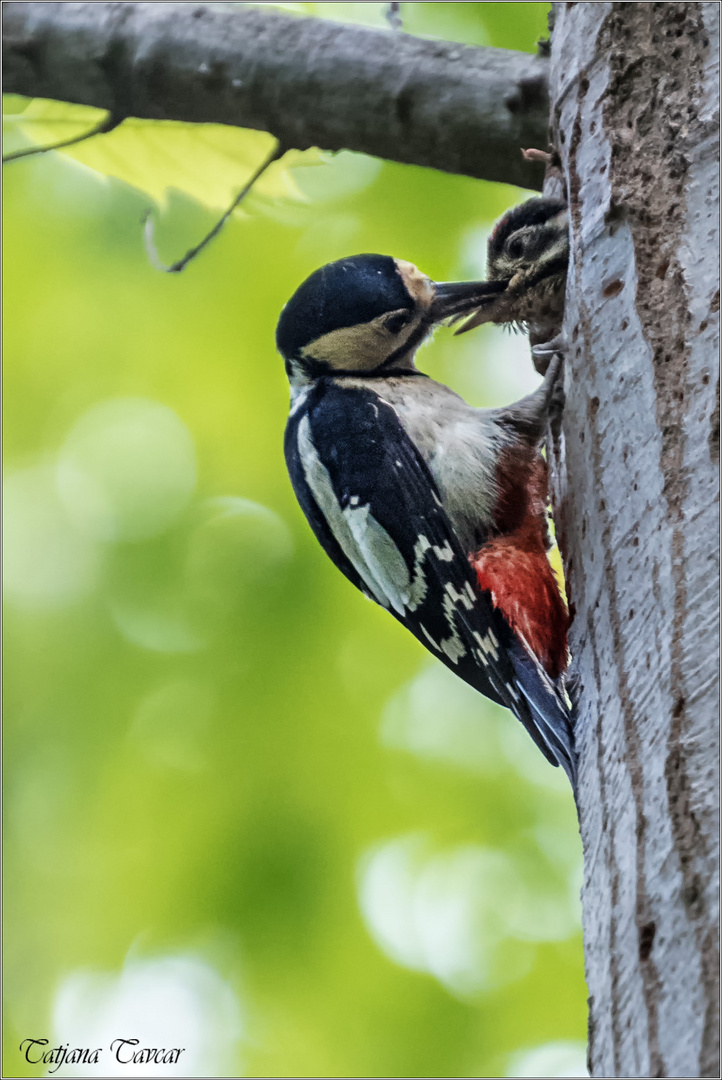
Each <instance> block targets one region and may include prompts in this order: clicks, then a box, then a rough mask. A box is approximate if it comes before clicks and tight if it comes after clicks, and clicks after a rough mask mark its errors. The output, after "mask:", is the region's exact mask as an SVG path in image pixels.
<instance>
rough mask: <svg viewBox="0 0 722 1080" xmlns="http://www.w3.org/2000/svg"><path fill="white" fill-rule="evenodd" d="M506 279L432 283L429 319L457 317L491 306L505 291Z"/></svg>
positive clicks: (439, 319)
mask: <svg viewBox="0 0 722 1080" xmlns="http://www.w3.org/2000/svg"><path fill="white" fill-rule="evenodd" d="M508 284H509V282H508V281H503V280H502V281H440V282H436V283H435V285H434V288H435V293H434V299H433V300H432V302H431V308H430V312H429V314H430V316H431V321H432V322H435V323H438V322H443V321H444V319H458V318H460V317H461V316H462V315H468V314H469V313H470V312H472V311H477V310H478V309H479V308H481V309H482V310H483V309H484V308H485V307H491V306H493V303H494V301H495V300H496V298H497V297H498V296H500V295H501V293H503V292H505V290H506V287H507V285H508Z"/></svg>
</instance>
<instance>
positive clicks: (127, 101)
mask: <svg viewBox="0 0 722 1080" xmlns="http://www.w3.org/2000/svg"><path fill="white" fill-rule="evenodd" d="M3 65H4V88H5V91H6V92H10V93H17V94H25V95H27V96H29V97H45V98H54V99H57V100H61V101H69V102H73V103H76V104H82V105H94V106H96V107H98V108H102V109H108V110H109V111H110V112H111V113H113V114H114V115H123V116H134V117H140V118H144V119H152V120H182V121H188V122H193V123H214V124H230V125H235V126H238V127H246V128H254V129H256V130H260V131H268V132H270V133H271V134H272V135H274V136H275V137H276V138H277V139H278V140H279V142H280V143H282V145H284V146H287V147H294V148H297V149H300V150H304V149H307V148H308V147H310V146H319V147H321V148H322V149H325V150H342V149H346V150H356V151H360V152H362V153H365V154H372V155H375V156H377V157H382V158H387V159H390V160H392V161H400V162H404V163H407V164H412V165H424V166H429V167H431V168H435V169H442V170H444V171H445V172H453V173H461V174H463V175H466V176H473V177H477V178H480V179H485V180H495V181H502V182H505V183H509V184H517V185H519V186H521V187H527V188H533V189H537V190H538V189H540V188H541V184H542V179H543V167H542V165H541V164H539V163H538V162H529V161H525V160H523V159H522V156H521V154H520V152H519V151H520V148H521V147H526V146H546V144H547V129H548V95H547V69H548V60H547V59H545V58H544V57H541V56H530V55H528V54H527V53H518V52H510V51H507V50H504V49H490V48H478V47H473V46H467V45H458V44H454V43H449V42H443V41H430V40H429V41H427V40H422V39H420V38H415V37H412V36H410V35H408V34H398V33H397V34H392V33H389V32H386V31H382V30H371V29H368V28H366V27H358V26H344V25H341V24H338V23H332V22H327V21H326V20H321V19H308V18H301V17H297V16H293V15H287V14H282V13H278V12H273V11H264V10H258V9H254V8H241V7H238V8H235V9H233V10H223V9H220V8H218V7H216V6H214V5H207V4H197V5H194V4H181V3H166V4H158V3H124V4H117V3H73V4H69V3H6V4H4V5H3Z"/></svg>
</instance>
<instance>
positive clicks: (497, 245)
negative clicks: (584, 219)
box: [457, 198, 569, 346]
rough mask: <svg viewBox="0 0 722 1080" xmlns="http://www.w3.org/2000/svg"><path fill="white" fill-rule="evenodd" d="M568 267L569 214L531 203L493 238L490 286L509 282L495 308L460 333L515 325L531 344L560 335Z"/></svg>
mask: <svg viewBox="0 0 722 1080" xmlns="http://www.w3.org/2000/svg"><path fill="white" fill-rule="evenodd" d="M568 263H569V214H568V211H567V205H566V203H564V202H562V201H561V200H560V199H546V198H535V199H528V200H527V201H526V202H524V203H522V204H521V205H520V206H515V207H514V208H513V209H512V210H509V211H508V213H506V214H504V216H503V217H502V218H500V219H499V221H498V222H497V223H496V225H495V226H494V229H493V231H492V233H491V236H490V237H489V245H488V261H487V273H488V276H489V281H490V282H492V281H495V282H501V281H503V282H506V288H505V289H504V291H503V292H502V293H500V294H498V296H497V299H496V301H495V303H494V304H489V303H487V304H486V305H485V306H484V307H480V308H479V311H478V312H476V313H475V314H474V315H472V317H471V318H470V319H468V320H467V321H466V322H465V323H464V325H463V326H462V327H461V328H460V329H459V330H458V331H457V333H460V334H461V333H465V332H466V331H467V330H472V329H473V328H474V327H475V326H480V325H481V324H482V323H485V322H493V323H505V324H513V325H516V326H517V327H519V328H520V329H523V330H525V331H527V332H528V334H529V341H530V344H531V345H532V346H533V345H538V344H541V343H543V342H547V341H550V340H551V339H552V338H555V337H557V336H558V335H559V333H560V332H561V327H562V320H563V318H564V293H565V290H566V279H567V267H568Z"/></svg>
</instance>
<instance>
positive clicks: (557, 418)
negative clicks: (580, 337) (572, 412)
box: [531, 334, 567, 438]
mask: <svg viewBox="0 0 722 1080" xmlns="http://www.w3.org/2000/svg"><path fill="white" fill-rule="evenodd" d="M531 353H532V358H533V360H534V367H535V368H536V370H537V371H539V372H540V373H541V374H543V375H544V385H545V387H546V388H547V396H546V401H547V416H548V418H549V423H550V425H551V430H552V435H553V436H554V438H557V437H558V435H559V432H560V431H561V425H562V413H563V412H564V402H565V394H564V380H563V378H562V371H563V368H564V357H565V356H566V353H567V344H566V341H565V340H564V337H563V336H562V335H561V334H557V336H556V337H555V338H553V339H552V340H551V341H546V342H544V343H543V344H541V345H534V346H533V347H532V350H531Z"/></svg>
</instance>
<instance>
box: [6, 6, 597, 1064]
mask: <svg viewBox="0 0 722 1080" xmlns="http://www.w3.org/2000/svg"><path fill="white" fill-rule="evenodd" d="M283 6H285V7H290V8H294V9H303V10H304V11H306V12H307V13H311V14H317V13H320V14H323V15H324V16H327V17H332V18H350V19H361V20H363V21H370V22H374V23H375V24H376V25H379V26H384V25H386V24H385V20H384V15H383V10H382V8H383V5H371V4H316V5H314V4H308V5H299V4H293V5H283ZM321 9H323V10H321ZM403 16H404V25H405V28H406V29H407V30H408V31H410V32H415V33H423V34H429V35H438V36H444V37H448V38H452V39H455V40H459V41H470V42H478V43H484V44H492V45H498V46H501V47H509V48H519V49H528V50H529V51H532V50H533V48H534V43H535V40H536V38H537V37H538V36H539V35H540V34H543V32H544V27H545V19H546V5H544V4H404V5H403ZM9 106H10V109H11V110H15V113H16V115H17V113H18V111H19V110H21V109H23V108H24V107H25V103H23V102H18V100H17V99H14V100H12V101H10V102H9ZM38 108H40V106H38ZM63 108H64V107H63ZM11 123H12V121H11ZM124 127H125V125H124ZM145 127H147V128H148V134H147V138H148V139H149V140H151V139H155V138H156V137H157V140H158V141H157V143H156V151H157V153H158V156H159V159H160V158H162V157H163V154H162V153H161V150H160V149H158V147H160V146H161V145H162V146H163V147H164V148H165V150H167V151H168V155H167V156H168V157H169V156H170V153H171V152H170V150H169V147H170V145H171V143H170V142H165V141H164V140H166V138H167V130H168V129H170V128H171V127H178V128H182V129H183V136H182V138H183V141H182V142H180V143H178V144H177V147H178V150H177V152H178V155H179V157H180V160H179V162H178V172H177V174H176V175H175V178H174V176H173V174H172V170H171V171H166V172H162V173H161V171H160V165H159V166H158V171H157V172H154V171H153V170H154V169H155V166H154V167H153V169H150V173H153V177H154V178H152V179H151V180H149V179H148V177H149V172H146V173H145V174H143V175H144V178H143V179H141V178H140V177H141V171H140V170H141V166H143V167H145V166H147V165H148V160H149V157H150V152H149V154H148V155H144V153H143V152H142V151H141V144H140V142H139V141H138V139H137V138H136V139H135V142H133V138H135V136H133V135H132V133H131V137H130V142H129V143H128V144H127V146H126V147H125V149H123V143H122V141H120V136H121V135H122V131H123V129H122V128H121V129H120V130H119V131H117V132H113V133H112V134H110V135H107V136H104V137H103V139H102V143H103V144H104V145H106V146H111V147H112V146H113V144H112V143H111V140H112V139H113V140H116V143H117V155H118V156H117V165H116V167H115V168H113V167H111V166H110V165H109V164H108V160H109V158H108V157H106V159H105V163H104V164H103V165H102V166H99V165H98V164H97V159H96V168H99V169H101V171H107V172H108V173H110V174H115V175H120V176H121V177H122V178H123V180H124V181H126V182H123V180H116V179H112V180H108V179H106V178H103V177H101V176H99V174H98V172H97V171H95V170H94V169H91V168H89V167H88V166H90V165H91V164H92V161H91V160H90V158H89V159H88V161H87V163H86V165H80V164H78V163H77V162H74V161H71V160H69V156H68V155H65V154H62V155H61V154H48V155H45V156H43V157H39V158H31V159H27V160H25V161H20V162H17V163H14V164H12V165H10V166H8V167H7V168H6V170H5V177H4V178H5V200H4V204H5V217H4V252H5V271H6V272H5V275H4V280H3V287H4V303H5V306H4V312H5V341H4V344H5V406H6V407H5V427H4V440H5V442H4V446H5V470H6V472H5V485H4V500H5V519H4V520H5V528H4V533H5V548H4V569H5V631H6V632H5V638H4V656H5V784H6V787H5V790H6V813H5V883H6V885H5V919H6V923H5V954H4V961H5V1001H6V1005H5V1008H6V1012H5V1047H4V1062H5V1069H4V1071H5V1074H6V1075H28V1076H39V1075H44V1066H42V1065H41V1066H32V1065H30V1064H28V1063H27V1062H25V1061H24V1060H23V1058H22V1056H21V1055H20V1054H19V1053H18V1045H19V1043H20V1041H21V1040H22V1039H25V1038H41V1037H47V1038H49V1039H50V1040H51V1043H50V1045H51V1046H52V1045H55V1044H57V1043H60V1044H66V1043H67V1044H69V1045H71V1046H81V1047H101V1046H102V1047H104V1050H103V1056H102V1057H101V1062H102V1065H101V1066H100V1067H99V1069H98V1068H96V1069H95V1070H92V1069H90V1070H87V1069H86V1070H84V1069H83V1068H79V1067H71V1068H67V1067H66V1068H61V1069H60V1070H58V1072H56V1073H55V1074H54V1075H59V1076H62V1075H74V1076H75V1075H77V1076H80V1075H91V1074H95V1075H129V1073H128V1070H127V1069H126V1070H123V1067H122V1066H119V1065H118V1064H117V1063H115V1064H114V1063H113V1060H112V1057H111V1055H110V1052H109V1050H108V1046H109V1044H110V1041H111V1040H112V1039H113V1038H118V1037H127V1038H130V1037H134V1036H135V1037H138V1038H140V1040H141V1042H140V1045H141V1046H157V1045H166V1046H185V1047H186V1053H185V1057H182V1058H181V1062H180V1065H179V1066H177V1067H169V1066H165V1067H157V1068H156V1069H155V1070H153V1069H149V1070H147V1071H146V1070H144V1069H143V1068H142V1067H140V1066H133V1068H132V1075H134V1076H136V1075H137V1076H141V1075H166V1076H168V1075H197V1076H209V1075H215V1076H223V1075H228V1076H231V1075H240V1074H242V1073H246V1074H250V1075H255V1076H497V1075H516V1076H524V1075H550V1076H551V1075H583V1073H582V1072H581V1071H580V1069H581V1064H580V1063H581V1062H583V1039H584V1035H585V990H584V983H583V971H582V952H581V934H580V927H579V901H578V889H579V877H580V860H581V853H580V848H579V840H578V833H577V827H576V819H575V814H574V806H573V801H572V797H571V792H570V791H569V788H568V785H567V783H566V781H565V779H564V777H563V776H562V775H560V771H559V770H553V769H551V768H550V767H549V766H548V765H546V763H545V762H544V760H543V759H542V758H541V757H540V755H539V754H538V752H537V751H536V749H535V748H534V746H533V744H532V743H531V741H530V740H529V739H528V738H527V736H526V735H525V734H524V732H523V731H522V729H521V727H520V725H518V724H517V723H516V721H515V720H514V719H513V718H512V717H511V716H510V715H509V714H508V713H506V712H505V711H504V710H502V709H498V708H496V707H495V706H493V705H492V704H491V703H489V702H487V701H486V700H485V699H482V698H481V697H480V696H478V695H476V694H475V693H474V692H473V691H471V690H470V689H469V688H468V687H466V686H465V685H464V684H462V683H461V682H460V681H458V680H456V679H455V678H454V677H453V676H452V675H451V674H449V673H448V672H447V671H446V670H445V669H443V668H442V667H441V666H440V665H438V664H437V663H435V662H434V661H433V660H432V659H431V657H430V656H429V655H428V653H426V652H425V651H424V650H423V649H422V647H421V646H420V645H419V644H418V643H417V642H416V641H415V640H414V639H413V638H412V637H411V636H410V635H408V634H407V633H406V632H405V631H404V630H403V629H402V628H401V627H400V626H399V625H398V624H397V623H396V622H395V621H394V620H393V619H391V618H390V617H389V616H388V615H387V614H386V613H385V612H383V611H382V610H380V609H379V608H377V607H375V606H373V605H372V604H370V603H368V602H367V601H366V600H365V599H364V598H363V597H362V596H361V595H360V594H358V593H357V592H356V591H355V590H354V589H353V587H352V586H351V585H350V584H348V583H347V582H346V581H345V580H344V579H343V578H342V577H341V575H340V574H339V573H338V572H337V571H336V570H335V569H334V567H333V566H332V565H331V563H330V562H329V561H328V560H327V558H326V557H325V555H324V554H323V552H322V551H321V550H320V548H319V547H318V545H317V543H316V542H315V540H314V539H313V537H312V536H311V534H310V531H309V529H308V527H307V525H306V523H305V521H304V519H303V517H302V514H301V512H300V510H299V509H298V507H297V506H296V504H295V502H294V498H293V494H292V492H291V489H290V485H289V482H288V479H287V477H286V472H285V467H284V462H283V453H282V440H283V428H284V424H285V417H286V412H287V403H288V390H287V385H286V381H285V376H284V373H283V367H282V365H281V363H280V361H279V359H278V357H277V356H276V354H275V352H274V345H273V332H274V327H275V322H276V319H277V316H278V312H279V311H280V309H281V307H282V305H283V303H284V302H285V301H286V299H287V298H288V297H289V296H290V294H291V293H292V292H293V290H294V289H295V287H296V286H297V285H298V283H299V282H300V281H301V280H302V279H303V278H304V277H305V276H306V275H307V274H308V273H310V272H311V271H312V270H313V269H315V268H316V267H317V266H318V265H320V264H321V263H324V262H327V261H329V260H331V259H335V258H338V257H340V256H342V255H346V254H349V253H350V252H354V251H381V252H386V253H392V254H395V255H398V256H400V257H403V258H406V259H410V260H412V261H413V262H415V263H417V264H418V265H420V266H421V267H422V269H424V270H425V271H426V272H428V273H430V274H431V275H432V276H435V277H437V278H440V279H454V278H461V277H468V276H479V275H481V274H482V273H483V270H484V262H485V250H484V249H485V238H486V235H487V234H488V230H489V228H490V224H491V222H492V221H493V219H494V218H496V217H497V216H498V215H499V214H500V213H501V212H502V211H503V210H504V209H505V208H506V207H507V206H508V205H510V204H512V203H514V202H518V201H519V200H520V199H521V198H523V197H525V193H524V192H521V191H518V190H516V189H511V188H504V187H501V186H498V185H497V186H493V185H489V184H484V183H480V182H475V181H472V180H469V179H466V178H463V177H457V176H448V175H444V174H441V173H435V172H432V171H429V170H422V169H417V168H411V167H404V166H400V165H394V164H389V163H382V162H378V161H373V160H371V159H366V158H363V157H360V156H358V155H352V154H346V153H344V154H338V155H335V156H332V157H329V158H328V160H327V161H326V162H325V163H323V164H316V165H314V166H312V167H308V168H299V167H295V166H293V165H291V166H289V164H288V162H286V163H285V165H284V169H285V170H286V173H288V169H289V168H290V170H291V173H290V178H291V183H292V184H293V186H294V187H295V188H297V189H298V191H299V192H300V193H301V196H302V197H295V198H291V199H288V198H284V199H281V198H280V197H279V194H280V193H279V190H278V189H277V188H276V189H272V188H271V189H267V190H265V191H264V190H262V191H257V192H254V193H253V194H252V195H251V197H250V198H249V200H248V201H247V203H246V204H244V213H243V214H242V215H241V214H239V215H236V216H235V217H234V219H233V220H232V221H231V222H230V223H229V224H228V226H227V227H226V228H225V230H224V231H223V233H222V234H221V236H220V237H219V238H218V239H217V240H216V242H215V243H214V244H213V245H212V246H211V247H210V248H209V249H208V250H206V251H205V252H204V253H203V254H202V256H201V257H200V258H199V259H198V260H197V261H196V262H195V263H193V264H192V265H191V266H190V267H189V268H188V269H187V270H186V271H185V272H184V273H183V274H182V275H179V276H165V275H162V274H159V273H157V272H156V271H154V270H153V269H152V268H151V267H150V265H149V264H148V260H147V258H146V256H145V253H144V250H143V245H142V240H141V226H140V221H141V217H142V215H143V213H144V211H145V209H146V207H147V204H148V193H149V192H150V193H151V194H152V195H154V196H160V193H161V187H162V186H163V185H164V184H167V185H171V189H170V190H169V191H168V192H167V194H166V196H165V200H164V205H163V209H162V211H161V219H160V225H159V232H160V241H159V242H160V244H161V247H162V249H163V254H164V255H167V256H168V257H169V258H173V257H176V256H177V255H178V254H181V253H182V252H183V251H184V250H185V249H186V247H188V246H189V245H190V244H191V243H193V242H195V241H196V240H197V239H198V238H199V236H200V235H202V234H203V233H204V232H205V231H206V229H207V228H208V227H209V226H210V225H211V224H212V223H213V221H214V218H215V216H216V210H215V209H214V207H215V206H216V205H217V204H218V200H219V199H220V200H221V202H222V201H223V199H225V198H226V195H227V193H228V192H230V190H231V189H232V188H233V189H235V188H237V187H240V185H241V184H242V182H243V179H244V177H243V175H240V176H239V177H238V179H237V181H236V182H235V183H234V181H233V173H234V168H235V164H236V163H238V165H239V168H241V169H242V168H243V167H245V168H247V169H248V168H250V167H252V165H253V164H255V162H256V155H257V154H258V150H259V145H261V141H262V140H263V138H264V136H262V135H258V134H257V133H248V132H235V131H234V132H228V133H227V134H228V136H229V139H230V141H232V142H233V147H234V149H233V150H232V151H229V154H228V156H227V157H226V158H225V159H224V163H223V164H222V166H221V165H219V164H218V160H219V159H218V157H217V156H212V155H217V154H218V153H220V154H221V156H223V154H224V153H225V151H223V150H222V149H221V150H219V149H218V145H217V144H216V143H215V142H214V139H215V132H216V129H211V130H210V131H206V130H204V129H188V128H187V127H186V126H185V125H158V132H156V133H155V134H153V131H154V129H153V127H152V125H145ZM24 137H25V138H26V139H27V137H28V135H27V132H26V133H25V136H24ZM145 137H146V136H145V135H144V136H143V138H145ZM266 138H267V137H266ZM100 145H101V140H98V141H97V146H98V147H100ZM92 146H93V144H92V143H88V144H87V147H86V149H87V152H88V154H90V153H91V148H92ZM229 146H230V142H229ZM210 148H212V151H211V149H210ZM78 150H80V148H78ZM165 150H164V152H165ZM156 151H154V153H155V152H156ZM98 152H99V151H98ZM115 152H116V151H114V153H115ZM261 152H263V149H262V147H261ZM75 156H76V157H77V158H78V159H79V160H80V159H81V155H80V153H78V154H77V155H75ZM141 158H142V161H141V160H140V159H141ZM191 164H192V165H193V168H194V170H197V171H196V173H195V175H196V176H197V177H198V178H199V182H198V186H197V187H193V186H192V185H190V184H189V182H188V174H189V173H188V170H189V166H190V165H191ZM166 168H167V166H166V165H165V164H164V165H163V169H166ZM216 168H218V171H219V173H220V172H222V173H223V177H222V178H220V177H219V179H218V184H217V186H216V187H211V185H210V184H209V185H208V188H207V189H206V183H207V180H208V173H209V170H210V171H213V170H215V169H216ZM161 176H163V177H165V179H163V180H162V182H161V179H160V178H161ZM279 176H280V173H279ZM277 179H278V178H277ZM130 182H135V183H138V184H139V185H140V187H141V188H143V191H139V190H137V189H136V188H133V187H131V186H129V184H130ZM284 183H285V180H284ZM179 189H181V190H179ZM221 189H223V190H221ZM193 196H196V197H198V196H200V198H201V202H199V201H198V198H194V197H193ZM421 364H422V367H423V368H424V369H425V370H427V371H429V372H430V373H431V374H433V375H434V376H435V377H437V378H440V379H442V380H444V381H448V382H449V383H450V384H451V385H453V386H454V388H455V389H457V390H458V391H459V392H461V393H462V394H464V395H465V396H467V397H468V399H469V400H471V401H473V402H474V403H476V404H488V405H496V404H503V403H505V402H508V401H510V400H512V399H513V398H514V397H518V396H521V395H522V394H523V393H525V392H527V391H528V390H529V389H530V388H531V387H532V386H533V385H534V383H535V379H536V377H535V376H534V373H533V371H532V370H531V365H530V363H529V360H528V347H527V345H526V343H525V342H524V341H523V340H522V339H521V338H514V337H511V336H505V335H503V334H501V333H500V332H497V331H495V330H493V329H489V328H484V329H483V330H481V331H478V332H476V333H475V334H471V335H468V336H467V337H464V338H461V339H454V337H453V336H452V334H451V333H450V332H448V331H444V330H442V331H440V332H439V334H438V335H437V337H436V340H435V341H434V342H433V343H432V344H431V345H429V346H428V347H426V348H425V349H424V351H423V354H422V357H421ZM510 1070H511V1071H510ZM530 1070H531V1071H530ZM544 1070H545V1071H544ZM575 1070H576V1071H575Z"/></svg>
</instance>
